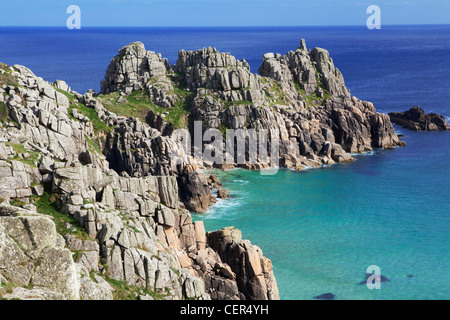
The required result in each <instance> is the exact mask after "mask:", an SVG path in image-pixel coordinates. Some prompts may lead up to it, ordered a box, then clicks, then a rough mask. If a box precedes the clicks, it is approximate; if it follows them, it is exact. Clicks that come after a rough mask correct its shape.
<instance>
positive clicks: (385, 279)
mask: <svg viewBox="0 0 450 320" xmlns="http://www.w3.org/2000/svg"><path fill="white" fill-rule="evenodd" d="M372 275H373V273H366V280H364V281H361V282H360V283H359V284H366V283H367V279H369V277H370V276H372ZM380 282H391V280H389V279H388V278H386V277H385V276H383V275H382V274H381V275H380ZM372 283H373V281H372Z"/></svg>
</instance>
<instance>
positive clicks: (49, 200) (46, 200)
mask: <svg viewBox="0 0 450 320" xmlns="http://www.w3.org/2000/svg"><path fill="white" fill-rule="evenodd" d="M34 199H35V202H34V205H35V206H36V207H37V212H39V213H41V214H44V215H47V216H51V217H53V222H54V223H55V225H56V231H57V232H58V233H59V234H60V235H62V236H63V237H64V236H65V235H67V234H73V235H75V236H77V237H78V238H80V239H81V240H93V239H91V238H90V237H89V236H88V234H87V233H86V231H85V230H84V229H83V228H82V227H80V225H79V223H78V221H76V220H75V218H74V217H72V216H71V215H69V214H64V213H62V212H60V211H59V209H60V208H59V207H58V205H57V201H56V200H57V199H56V198H55V196H54V195H50V193H48V191H45V192H44V194H43V195H42V196H40V197H35V198H34ZM66 223H70V224H71V225H72V226H73V227H74V228H75V229H76V230H75V231H72V230H71V229H69V228H68V227H67V226H66Z"/></svg>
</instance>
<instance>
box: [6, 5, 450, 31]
mask: <svg viewBox="0 0 450 320" xmlns="http://www.w3.org/2000/svg"><path fill="white" fill-rule="evenodd" d="M372 4H375V5H378V6H379V7H380V8H381V14H382V16H381V17H382V21H381V22H382V24H385V25H391V24H450V1H449V0H370V1H364V0H240V1H239V0H69V1H67V0H40V1H36V0H7V1H6V0H2V1H1V4H0V25H1V26H65V25H66V20H67V18H68V16H69V15H68V14H67V13H66V9H67V7H68V6H69V5H78V6H79V7H80V8H81V14H82V15H81V23H82V27H83V26H85V27H87V26H317V25H365V23H366V20H367V18H368V16H369V15H368V14H367V13H366V9H367V7H368V6H369V5H372Z"/></svg>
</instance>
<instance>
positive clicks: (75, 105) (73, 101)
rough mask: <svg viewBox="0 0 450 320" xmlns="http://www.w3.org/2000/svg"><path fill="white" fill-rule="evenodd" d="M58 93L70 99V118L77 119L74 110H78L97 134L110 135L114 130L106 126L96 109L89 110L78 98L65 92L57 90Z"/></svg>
mask: <svg viewBox="0 0 450 320" xmlns="http://www.w3.org/2000/svg"><path fill="white" fill-rule="evenodd" d="M55 89H56V90H57V91H58V92H60V93H62V94H63V95H65V96H66V97H67V98H68V99H69V110H68V111H69V117H70V118H71V119H75V118H74V117H73V110H74V109H77V110H78V112H79V113H81V114H83V115H84V116H86V117H87V118H88V119H89V121H90V122H91V123H92V125H93V126H94V132H95V133H99V132H104V133H110V132H111V131H112V130H113V127H109V126H107V125H106V123H105V122H103V121H102V120H101V119H100V118H99V117H98V115H97V112H96V111H95V109H93V108H88V107H86V106H85V105H84V104H82V103H79V102H78V100H77V98H76V97H75V96H74V95H73V94H71V93H69V92H67V91H64V90H61V89H58V88H55Z"/></svg>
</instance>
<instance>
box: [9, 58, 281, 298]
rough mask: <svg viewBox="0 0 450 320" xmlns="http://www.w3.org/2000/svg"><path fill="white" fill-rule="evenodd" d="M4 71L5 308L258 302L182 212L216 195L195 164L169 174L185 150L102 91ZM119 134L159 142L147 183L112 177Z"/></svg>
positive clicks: (126, 140) (142, 142) (271, 282)
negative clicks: (35, 302)
mask: <svg viewBox="0 0 450 320" xmlns="http://www.w3.org/2000/svg"><path fill="white" fill-rule="evenodd" d="M0 69H1V70H2V73H1V75H2V77H0V85H1V89H0V90H1V97H2V101H1V105H0V107H2V108H3V110H5V111H6V114H5V115H4V117H3V118H2V121H1V130H0V171H1V173H2V174H1V177H0V203H1V204H0V264H1V265H0V283H1V286H0V297H1V298H4V299H24V300H28V299H42V300H47V299H55V300H60V299H83V300H110V299H123V298H134V299H136V298H139V299H143V300H147V299H211V298H213V299H245V298H251V297H249V296H248V297H247V296H246V295H245V293H244V292H243V291H240V289H239V287H238V284H237V281H236V275H235V274H236V272H237V270H234V269H233V268H232V267H231V266H229V265H228V264H227V263H226V262H223V261H222V259H221V257H220V256H219V254H218V253H217V252H216V251H215V250H213V249H212V248H211V246H210V245H209V242H208V240H207V237H206V232H205V229H204V226H203V223H202V222H200V221H199V222H195V223H194V222H193V221H192V217H191V215H190V213H189V211H187V210H186V209H184V208H183V207H184V204H183V202H180V199H181V197H180V194H179V191H180V190H184V189H183V188H187V189H188V191H189V195H190V201H192V203H196V202H197V201H198V200H201V202H202V203H201V204H199V206H200V207H201V206H204V207H207V204H206V202H207V200H206V199H203V197H204V194H206V195H209V196H210V197H212V196H211V192H210V189H209V183H208V180H207V179H206V178H207V176H204V175H200V174H199V173H196V172H195V166H193V165H188V163H189V161H190V158H189V157H185V161H186V163H182V164H181V165H179V166H178V167H177V166H175V165H174V166H172V163H168V164H166V163H165V161H166V160H167V159H168V155H170V153H169V150H168V148H172V149H174V148H175V149H176V148H180V147H179V146H178V145H177V143H176V142H175V141H173V140H172V139H170V137H165V136H162V135H161V133H159V132H158V131H157V130H156V129H153V128H151V127H150V126H148V125H147V124H143V123H140V122H139V120H138V119H134V118H125V117H122V116H117V115H116V114H114V113H112V112H110V111H108V110H106V109H105V108H104V107H103V106H102V105H101V103H100V102H99V101H98V100H97V99H96V98H95V97H94V96H93V93H92V92H87V93H86V94H84V95H80V94H78V93H76V92H73V91H64V90H70V88H69V87H68V86H67V85H65V84H64V82H62V81H58V82H56V83H55V84H49V83H47V82H45V81H44V80H42V79H41V78H38V77H36V76H35V75H34V74H33V73H32V72H31V71H30V70H28V69H26V68H25V67H22V66H17V65H16V66H13V67H9V66H6V65H0ZM3 82H5V83H3ZM122 130H123V131H122ZM130 132H132V134H129V133H130ZM115 134H116V135H120V134H123V135H122V140H121V141H123V142H122V143H123V144H124V145H127V146H129V145H131V146H133V147H135V148H141V147H142V146H146V144H147V143H149V148H148V149H147V150H148V151H149V152H150V151H151V152H154V153H152V154H151V157H150V158H149V159H148V163H149V167H148V168H151V170H150V169H149V171H148V172H146V173H147V174H146V175H145V176H142V175H141V174H139V173H140V172H139V171H138V170H134V171H133V175H132V176H130V175H129V174H128V173H127V172H126V170H125V171H123V172H120V174H119V173H118V172H116V171H114V170H112V169H110V167H109V165H110V162H108V159H109V160H110V161H111V163H112V164H113V165H114V164H115V163H114V161H113V158H111V157H109V158H108V157H106V156H105V155H104V154H103V153H102V150H108V142H109V141H110V140H109V139H111V137H114V135H115ZM130 136H131V137H132V138H130ZM138 139H139V142H138V143H139V144H138V145H133V144H132V143H135V142H136V141H138ZM150 146H151V147H150ZM120 150H122V151H123V152H124V153H126V152H127V150H130V149H127V148H124V149H120ZM180 150H181V149H180ZM130 152H131V151H130ZM180 152H181V151H180ZM119 159H120V158H119ZM124 159H127V158H124ZM129 159H132V157H129ZM118 162H120V161H118ZM141 163H147V162H141ZM127 166H129V167H127ZM135 168H137V167H136V166H133V163H128V164H125V167H124V169H127V170H128V169H129V170H130V171H132V169H135ZM152 170H154V171H152ZM157 172H159V173H160V174H159V175H156V174H155V175H148V173H157ZM173 172H177V175H173V174H172V173H173ZM184 176H186V177H188V179H190V181H184V180H182V177H184ZM179 181H182V182H183V183H184V185H183V188H179V187H178V183H179ZM191 185H193V186H196V187H190V186H191ZM197 189H199V190H203V193H202V192H198V191H196V190H197ZM204 202H205V203H204ZM187 203H190V202H187ZM195 208H196V207H195V205H193V208H192V209H195ZM249 281H250V280H249ZM264 285H265V286H266V287H275V286H276V282H275V279H274V278H273V277H272V278H267V280H266V282H265V283H264ZM271 298H279V296H272V297H271Z"/></svg>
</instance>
